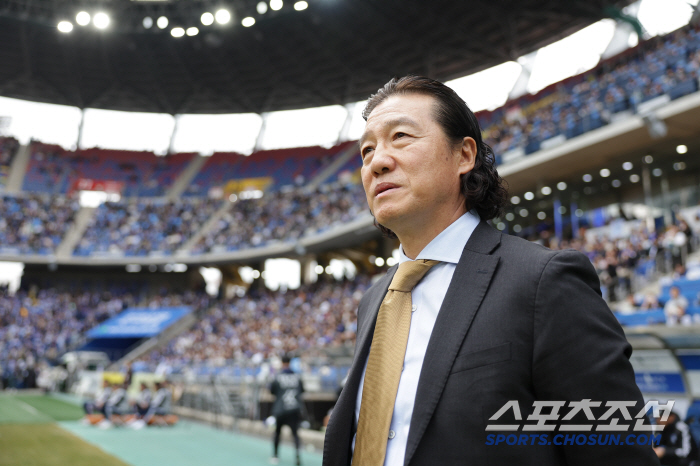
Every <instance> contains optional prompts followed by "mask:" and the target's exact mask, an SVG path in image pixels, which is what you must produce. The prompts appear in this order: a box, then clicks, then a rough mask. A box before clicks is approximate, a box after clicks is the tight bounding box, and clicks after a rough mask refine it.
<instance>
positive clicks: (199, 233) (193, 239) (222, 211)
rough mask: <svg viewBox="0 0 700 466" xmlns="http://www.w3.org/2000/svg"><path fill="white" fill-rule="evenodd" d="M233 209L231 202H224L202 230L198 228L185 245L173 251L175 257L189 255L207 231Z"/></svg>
mask: <svg viewBox="0 0 700 466" xmlns="http://www.w3.org/2000/svg"><path fill="white" fill-rule="evenodd" d="M232 208H233V202H224V205H222V206H221V207H220V208H219V210H217V211H216V212H214V215H212V216H211V217H210V218H209V220H207V221H206V222H205V223H204V225H202V228H200V229H199V230H198V231H197V232H196V233H195V234H194V235H192V237H191V238H190V239H188V240H187V241H186V242H185V244H183V245H182V246H181V247H180V248H179V249H178V250H177V251H175V256H176V257H177V256H186V255H188V254H189V251H190V249H192V248H193V247H194V245H195V244H197V243H198V242H199V240H200V239H202V237H203V236H204V235H206V234H207V233H209V231H210V230H211V229H212V228H214V227H215V226H216V223H217V222H218V221H219V220H220V219H221V217H223V216H224V215H225V214H226V212H228V211H229V210H231V209H232Z"/></svg>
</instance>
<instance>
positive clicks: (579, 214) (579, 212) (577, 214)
mask: <svg viewBox="0 0 700 466" xmlns="http://www.w3.org/2000/svg"><path fill="white" fill-rule="evenodd" d="M574 213H575V214H576V216H577V217H583V210H581V209H576V212H574Z"/></svg>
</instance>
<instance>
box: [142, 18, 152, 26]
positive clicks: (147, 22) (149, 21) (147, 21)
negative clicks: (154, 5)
mask: <svg viewBox="0 0 700 466" xmlns="http://www.w3.org/2000/svg"><path fill="white" fill-rule="evenodd" d="M143 27H144V28H145V29H151V28H152V27H153V18H151V17H150V16H146V17H145V18H143Z"/></svg>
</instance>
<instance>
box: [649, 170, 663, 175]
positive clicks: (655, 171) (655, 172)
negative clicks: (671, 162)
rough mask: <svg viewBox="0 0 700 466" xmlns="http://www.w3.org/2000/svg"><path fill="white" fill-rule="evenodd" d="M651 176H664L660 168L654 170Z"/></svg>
mask: <svg viewBox="0 0 700 466" xmlns="http://www.w3.org/2000/svg"><path fill="white" fill-rule="evenodd" d="M651 174H652V175H654V176H661V175H662V174H663V172H662V171H661V169H660V168H655V169H654V170H652V172H651Z"/></svg>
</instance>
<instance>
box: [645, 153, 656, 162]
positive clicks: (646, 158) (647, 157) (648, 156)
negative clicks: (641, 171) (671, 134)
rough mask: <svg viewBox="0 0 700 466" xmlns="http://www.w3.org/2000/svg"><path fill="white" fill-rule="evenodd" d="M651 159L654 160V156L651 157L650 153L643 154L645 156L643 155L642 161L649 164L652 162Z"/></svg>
mask: <svg viewBox="0 0 700 466" xmlns="http://www.w3.org/2000/svg"><path fill="white" fill-rule="evenodd" d="M653 161H654V157H652V156H651V155H645V156H644V163H646V164H650V163H651V162H653Z"/></svg>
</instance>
